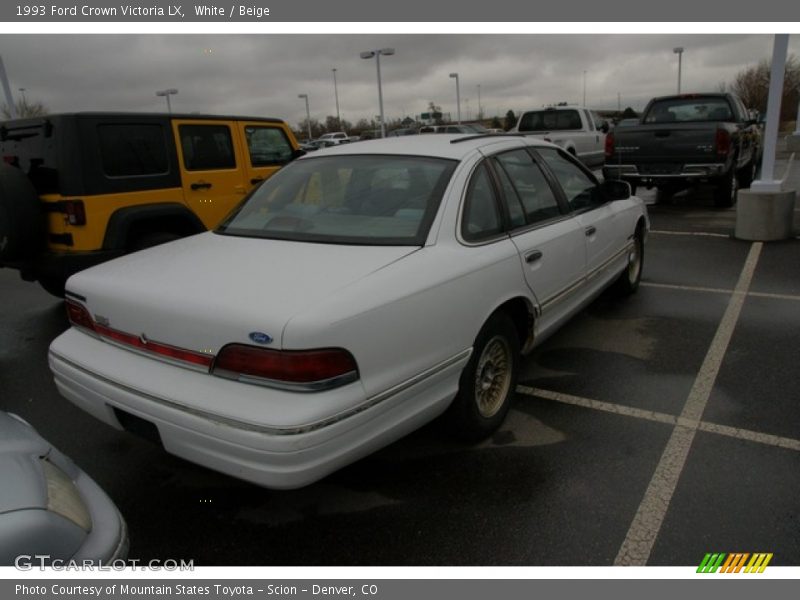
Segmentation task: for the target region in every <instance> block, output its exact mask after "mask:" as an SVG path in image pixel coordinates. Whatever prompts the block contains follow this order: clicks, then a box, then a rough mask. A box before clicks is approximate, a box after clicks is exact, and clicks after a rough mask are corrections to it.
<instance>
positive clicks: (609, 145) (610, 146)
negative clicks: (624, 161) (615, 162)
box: [606, 131, 614, 158]
mask: <svg viewBox="0 0 800 600" xmlns="http://www.w3.org/2000/svg"><path fill="white" fill-rule="evenodd" d="M612 156H614V132H613V131H612V132H609V133H607V134H606V158H611V157H612Z"/></svg>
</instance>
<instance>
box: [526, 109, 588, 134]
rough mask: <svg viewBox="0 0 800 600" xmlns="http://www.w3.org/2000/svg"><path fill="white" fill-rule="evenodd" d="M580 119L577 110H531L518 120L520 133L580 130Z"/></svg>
mask: <svg viewBox="0 0 800 600" xmlns="http://www.w3.org/2000/svg"><path fill="white" fill-rule="evenodd" d="M580 128H581V117H580V115H579V114H578V111H577V110H552V109H550V110H548V109H545V110H533V111H529V112H526V113H524V114H523V115H522V118H521V119H520V120H519V130H520V131H559V130H567V129H580Z"/></svg>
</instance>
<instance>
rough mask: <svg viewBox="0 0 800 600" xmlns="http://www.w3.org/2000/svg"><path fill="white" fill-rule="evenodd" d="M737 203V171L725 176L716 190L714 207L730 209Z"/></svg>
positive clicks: (718, 183)
mask: <svg viewBox="0 0 800 600" xmlns="http://www.w3.org/2000/svg"><path fill="white" fill-rule="evenodd" d="M735 202H736V171H735V170H734V169H731V171H730V173H728V174H727V175H725V176H723V177H722V178H721V179H720V180H719V181H718V182H717V187H716V188H715V189H714V206H718V207H719V208H730V207H731V206H733V204H734V203H735Z"/></svg>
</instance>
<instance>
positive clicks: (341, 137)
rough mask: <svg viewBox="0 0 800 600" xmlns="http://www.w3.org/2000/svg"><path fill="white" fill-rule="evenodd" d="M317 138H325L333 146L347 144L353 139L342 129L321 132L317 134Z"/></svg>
mask: <svg viewBox="0 0 800 600" xmlns="http://www.w3.org/2000/svg"><path fill="white" fill-rule="evenodd" d="M319 139H321V140H325V141H326V142H332V143H333V145H334V146H335V145H338V144H348V143H350V142H352V141H353V139H352V138H351V137H350V136H349V135H347V134H346V133H345V132H344V131H334V132H331V133H323V134H322V135H321V136H319Z"/></svg>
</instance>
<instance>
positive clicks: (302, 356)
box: [212, 344, 358, 391]
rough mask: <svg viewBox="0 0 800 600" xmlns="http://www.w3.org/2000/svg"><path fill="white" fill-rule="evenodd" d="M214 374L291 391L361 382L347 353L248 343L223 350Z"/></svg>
mask: <svg viewBox="0 0 800 600" xmlns="http://www.w3.org/2000/svg"><path fill="white" fill-rule="evenodd" d="M212 372H213V373H214V374H215V375H219V376H221V377H228V378H231V379H239V380H242V381H246V380H247V379H249V378H255V379H256V380H259V379H260V380H265V381H264V382H263V383H265V384H266V385H275V386H276V387H287V388H290V389H303V390H307V391H310V390H319V389H329V388H332V387H337V386H339V385H343V384H345V383H350V382H352V381H355V380H356V379H358V366H357V365H356V361H355V359H354V358H353V355H352V354H350V353H349V352H348V351H347V350H343V349H342V348H325V349H321V350H287V351H280V350H269V349H266V348H256V347H255V346H246V345H244V344H229V345H228V346H225V347H224V348H223V349H222V350H220V352H219V354H218V355H217V358H216V360H215V361H214V366H213V368H212Z"/></svg>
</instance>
